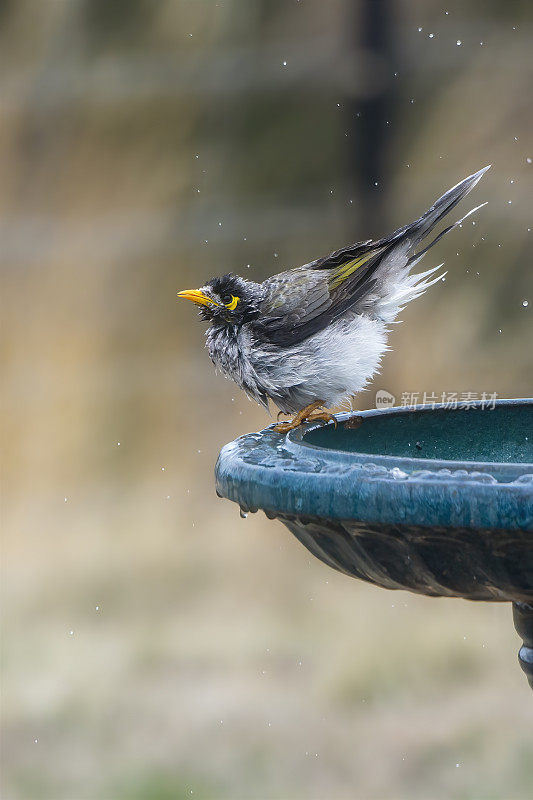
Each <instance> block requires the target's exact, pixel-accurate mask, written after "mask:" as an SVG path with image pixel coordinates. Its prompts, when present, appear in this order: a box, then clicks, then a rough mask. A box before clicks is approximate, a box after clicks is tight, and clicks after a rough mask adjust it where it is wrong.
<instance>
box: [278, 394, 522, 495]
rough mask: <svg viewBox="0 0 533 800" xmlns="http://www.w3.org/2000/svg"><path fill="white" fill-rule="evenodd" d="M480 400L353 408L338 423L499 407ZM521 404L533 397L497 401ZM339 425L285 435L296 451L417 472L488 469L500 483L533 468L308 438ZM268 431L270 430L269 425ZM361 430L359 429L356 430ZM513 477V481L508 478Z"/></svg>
mask: <svg viewBox="0 0 533 800" xmlns="http://www.w3.org/2000/svg"><path fill="white" fill-rule="evenodd" d="M480 405H481V404H480V403H469V405H468V409H466V408H457V409H450V408H449V407H448V406H447V405H446V404H444V403H434V404H431V405H427V404H426V405H423V404H420V405H414V406H394V407H390V408H387V409H379V408H373V409H369V410H368V411H355V412H354V411H351V412H343V413H340V414H335V418H336V420H337V425H342V424H343V423H346V422H347V421H348V420H349V419H350V418H352V417H354V416H361V417H363V419H372V418H374V417H378V418H379V417H380V418H383V417H399V418H401V417H402V416H406V415H410V414H412V413H413V412H417V413H422V414H430V413H434V412H452V413H455V412H456V411H457V412H458V411H463V410H464V411H466V410H469V411H470V410H472V411H476V410H483V411H487V412H488V411H492V410H495V409H494V408H492V407H487V408H485V409H480ZM520 406H525V407H529V406H533V398H518V399H501V400H497V401H495V408H504V407H520ZM327 428H329V429H331V428H335V423H334V422H329V423H327V424H326V425H324V424H321V423H309V424H306V425H301V426H300V427H299V428H295V429H294V430H292V431H290V432H289V433H287V434H286V435H285V447H287V449H288V450H291V451H292V452H294V453H296V452H298V450H299V448H309V450H310V451H319V452H321V453H324V452H326V453H327V458H328V459H332V460H342V461H352V462H354V463H365V462H366V463H375V464H379V465H382V466H384V467H391V466H392V467H398V468H400V469H401V468H402V467H403V468H404V471H405V472H410V471H413V466H415V465H416V466H417V467H418V470H422V469H426V470H429V471H431V472H435V471H437V470H442V469H448V470H454V471H455V470H467V471H468V472H485V473H487V474H490V475H493V477H495V478H496V480H497V481H498V482H499V483H510V482H512V479H513V478H515V479H516V478H520V477H521V476H523V475H524V474H528V473H524V467H528V466H529V467H531V468H532V470H533V463H529V462H527V461H504V462H502V461H482V460H479V461H477V460H473V459H468V460H461V459H452V458H428V457H426V456H422V455H418V456H416V457H413V456H398V455H391V454H386V453H384V454H380V453H366V452H364V451H357V450H356V451H350V450H344V449H341V448H329V447H326V446H323V445H320V444H317V443H315V442H313V441H309V440H308V436H309V434H311V433H313V432H314V431H320V430H324V429H327ZM265 430H269V428H266V429H265ZM355 430H357V429H355ZM532 452H533V450H532ZM506 477H509V478H510V480H507V479H505V478H506Z"/></svg>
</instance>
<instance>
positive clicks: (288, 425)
mask: <svg viewBox="0 0 533 800" xmlns="http://www.w3.org/2000/svg"><path fill="white" fill-rule="evenodd" d="M323 405H324V404H323V403H322V401H321V400H317V401H316V402H315V403H310V404H309V405H308V406H306V407H305V408H302V410H301V411H298V413H297V414H296V416H295V417H294V419H293V420H291V421H290V422H279V423H278V424H277V425H274V430H275V431H277V432H278V433H288V431H292V430H294V429H295V428H297V427H298V426H299V425H301V424H302V422H315V421H317V420H325V421H327V422H330V421H331V420H333V422H334V423H335V425H336V424H337V420H336V419H335V417H334V416H333V414H329V413H328V412H327V411H319V412H316V409H317V408H321V407H322V406H323ZM313 412H316V413H313Z"/></svg>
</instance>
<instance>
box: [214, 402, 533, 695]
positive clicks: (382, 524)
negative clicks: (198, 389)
mask: <svg viewBox="0 0 533 800" xmlns="http://www.w3.org/2000/svg"><path fill="white" fill-rule="evenodd" d="M359 416H361V417H363V421H362V423H361V425H359V426H357V425H354V415H353V414H339V415H337V420H338V424H337V427H336V428H335V426H334V425H333V423H328V424H327V425H317V424H316V423H314V424H313V423H311V424H307V425H304V426H301V427H300V428H298V429H296V430H294V431H291V432H290V433H288V434H280V433H276V432H275V431H273V430H272V427H270V428H267V429H266V430H264V431H261V432H259V433H250V434H247V435H246V436H242V437H240V438H239V439H237V440H236V441H234V442H231V443H230V444H227V445H226V446H225V447H223V448H222V451H221V453H220V456H219V459H218V462H217V465H216V470H215V472H216V485H217V493H218V494H219V495H220V496H222V497H226V498H228V499H230V500H233V501H234V502H236V503H238V504H239V505H240V507H241V509H242V511H244V512H247V511H257V510H258V509H262V510H263V511H264V512H265V514H266V515H267V516H268V517H269V518H270V519H274V518H276V519H279V520H281V521H282V522H283V523H284V524H285V525H286V526H287V528H289V530H290V531H291V533H293V534H294V536H296V538H297V539H298V540H299V541H300V542H301V543H302V544H303V545H304V546H305V547H306V548H307V549H308V550H309V551H310V552H311V553H313V555H315V556H316V557H317V558H319V559H320V560H321V561H323V562H324V563H325V564H328V565H329V566H330V567H333V568H334V569H337V570H339V571H341V572H344V573H345V574H347V575H351V576H352V577H354V578H360V579H362V580H365V581H370V582H371V583H374V584H376V585H378V586H382V587H384V588H386V589H405V590H408V591H411V592H417V593H420V594H425V595H430V596H433V597H462V598H466V599H468V600H487V601H492V602H504V601H508V602H512V603H513V615H514V620H515V626H516V630H517V631H518V633H519V635H520V636H521V638H522V639H523V642H524V644H523V646H522V647H521V649H520V652H519V656H518V658H519V662H520V665H521V667H522V669H523V670H524V672H525V673H526V675H527V677H528V680H529V683H530V686H531V687H532V688H533V399H530V400H498V401H496V403H495V404H494V405H493V407H492V406H491V407H490V408H489V407H484V406H482V405H481V404H479V403H478V404H469V406H468V408H454V409H450V408H446V407H444V406H438V405H437V406H413V407H409V408H390V409H378V410H372V411H365V412H360V413H359Z"/></svg>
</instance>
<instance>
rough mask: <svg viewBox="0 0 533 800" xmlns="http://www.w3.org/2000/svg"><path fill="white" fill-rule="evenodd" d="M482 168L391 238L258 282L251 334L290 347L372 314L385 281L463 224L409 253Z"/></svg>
mask: <svg viewBox="0 0 533 800" xmlns="http://www.w3.org/2000/svg"><path fill="white" fill-rule="evenodd" d="M487 169H489V167H485V168H484V169H481V170H479V172H476V173H474V174H473V175H470V176H469V177H468V178H465V180H463V181H461V182H460V183H458V184H457V185H456V186H454V187H453V188H452V189H449V190H448V191H447V192H446V193H445V194H444V195H442V197H440V198H439V199H438V200H437V201H436V202H435V203H434V204H433V205H432V206H431V208H430V209H428V211H426V212H425V214H423V215H422V216H421V217H420V218H419V219H417V220H415V221H414V222H412V223H411V224H409V225H405V226H404V227H402V228H398V230H396V231H394V233H392V234H391V235H390V236H387V237H385V238H383V239H379V240H377V241H372V240H370V239H369V240H367V241H365V242H357V243H356V244H352V245H349V246H348V247H343V248H341V249H340V250H336V251H335V252H334V253H331V254H330V255H329V256H326V257H325V258H321V259H317V260H316V261H313V262H311V263H310V264H306V265H305V266H303V267H298V268H297V269H293V270H289V271H288V272H282V273H280V274H279V275H274V276H273V277H272V278H268V279H267V280H266V281H265V282H264V283H263V284H262V285H263V288H264V292H265V293H264V300H263V302H262V304H261V306H260V314H259V317H258V319H257V320H255V321H254V322H253V332H254V335H255V336H256V337H257V338H259V339H260V340H262V341H263V342H266V343H271V344H275V345H278V346H280V347H289V346H291V345H296V344H299V343H300V342H302V341H303V340H304V339H307V338H308V337H309V336H312V335H313V334H314V333H317V332H318V331H320V330H323V329H324V328H325V327H327V326H328V325H329V324H331V323H332V322H334V321H335V320H337V319H339V318H340V317H342V316H343V314H345V313H346V312H347V311H348V310H352V311H355V312H356V313H361V314H368V315H370V316H373V315H374V313H375V309H376V306H377V304H378V303H379V302H380V301H381V300H382V299H383V297H384V296H385V295H386V293H387V287H388V286H389V285H390V278H391V277H393V278H394V277H395V276H398V277H402V276H403V277H405V276H406V275H408V273H409V270H410V269H411V267H412V266H414V264H415V263H417V262H418V260H419V259H420V258H421V257H422V255H424V253H425V252H427V250H429V248H430V247H432V246H433V245H434V244H436V242H437V241H438V240H439V239H440V238H441V237H442V236H444V234H446V233H447V232H448V231H450V230H451V229H452V228H454V227H456V225H458V224H460V222H461V221H462V220H459V221H458V222H456V223H454V224H453V225H450V226H448V227H447V228H445V229H444V230H443V231H442V232H441V233H440V234H439V235H438V236H437V237H436V238H435V239H434V240H433V241H432V242H430V244H429V245H427V246H426V247H425V248H424V249H423V250H422V251H419V252H418V253H415V252H414V250H415V249H416V247H417V246H418V244H419V243H420V242H421V241H422V239H424V238H425V237H426V236H427V235H428V234H429V233H430V231H432V230H433V228H434V227H435V225H437V223H438V222H439V220H441V219H442V218H443V217H444V216H445V215H446V214H447V213H448V212H449V211H450V210H451V209H452V208H454V207H455V206H456V205H457V203H458V202H459V201H460V200H461V199H462V198H463V197H464V196H465V195H466V194H468V192H470V191H471V189H473V188H474V186H475V185H476V184H477V182H478V181H479V180H480V178H481V177H482V175H483V174H484V173H485V172H486V171H487ZM474 210H476V209H474ZM469 213H471V212H469ZM467 216H468V215H467ZM463 219H464V217H463ZM415 277H416V276H415Z"/></svg>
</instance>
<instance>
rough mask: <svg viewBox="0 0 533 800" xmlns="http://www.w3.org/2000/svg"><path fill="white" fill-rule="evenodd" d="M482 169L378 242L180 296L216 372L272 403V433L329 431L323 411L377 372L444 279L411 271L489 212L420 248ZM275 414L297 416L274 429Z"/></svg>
mask: <svg viewBox="0 0 533 800" xmlns="http://www.w3.org/2000/svg"><path fill="white" fill-rule="evenodd" d="M489 168H490V164H489V165H488V166H486V167H484V168H483V169H480V170H479V171H478V172H475V173H473V174H472V175H470V176H469V177H467V178H465V179H464V180H462V181H460V182H459V183H458V184H456V185H455V186H453V187H452V188H451V189H449V190H448V191H447V192H445V194H443V195H442V197H439V199H438V200H437V201H436V202H435V203H434V204H433V205H432V206H431V207H430V208H429V209H428V210H427V211H426V212H425V213H424V214H422V216H421V217H419V219H417V220H415V221H414V222H411V223H410V224H408V225H405V226H403V227H401V228H398V229H397V230H395V231H394V232H393V233H392V234H390V235H389V236H385V237H384V238H382V239H377V240H374V241H373V240H372V239H368V240H366V241H360V242H356V243H355V244H350V245H348V246H346V247H342V248H340V249H339V250H335V252H333V253H331V254H330V255H328V256H325V257H323V258H318V259H316V260H315V261H311V262H310V263H309V264H304V265H303V266H301V267H296V268H294V269H289V270H287V271H285V272H281V273H279V274H277V275H273V276H272V277H269V278H267V279H266V280H264V281H262V282H255V281H252V280H248V279H246V278H243V277H241V276H239V275H236V274H234V273H228V274H226V275H222V276H219V277H215V278H212V279H211V280H209V281H207V283H206V284H205V285H204V286H202V287H201V288H200V289H188V290H185V291H180V292H178V297H179V298H183V299H186V300H190V301H192V302H193V303H194V304H196V305H197V306H198V310H199V315H200V317H201V319H202V320H204V321H205V322H207V323H209V326H208V328H207V331H206V347H207V351H208V353H209V356H210V357H211V360H212V361H213V363H214V365H215V367H217V368H218V369H220V370H221V371H222V373H224V375H225V376H226V377H228V378H231V379H232V380H233V381H235V383H236V384H237V385H238V386H239V387H240V388H241V389H243V390H244V391H245V392H246V394H247V395H248V396H249V397H250V398H252V399H253V400H256V401H257V402H258V403H259V404H260V405H263V406H264V407H265V408H266V409H267V410H268V408H269V401H272V402H273V403H274V404H275V405H276V406H277V407H278V409H279V411H280V413H279V414H278V423H277V424H276V425H274V426H273V429H274V430H275V431H276V432H278V433H283V432H285V433H286V432H288V431H291V430H294V429H295V428H297V427H299V426H300V425H301V424H302V423H304V422H315V421H325V422H329V421H333V422H334V423H335V424H336V418H335V416H334V415H333V414H332V413H331V412H330V411H328V410H327V409H332V408H334V407H338V406H339V405H342V404H344V403H345V402H346V401H351V400H352V398H353V397H354V396H355V395H357V394H358V393H359V392H361V391H362V390H363V389H364V388H365V387H366V386H367V384H368V383H369V381H370V380H371V379H372V378H373V377H374V376H375V375H376V374H377V373H378V372H379V369H380V367H381V361H382V358H383V356H384V354H385V353H386V352H387V350H389V349H390V348H389V346H388V344H387V340H388V335H389V332H390V327H389V326H390V325H391V323H393V322H394V321H395V320H396V318H397V317H398V314H399V313H400V312H401V311H402V310H403V308H404V306H405V305H406V304H407V303H408V302H410V301H411V300H414V299H416V298H417V297H420V295H422V294H424V292H425V291H426V290H427V289H429V287H430V286H433V285H434V284H435V283H438V282H439V281H441V280H442V278H443V277H444V275H446V273H445V272H444V273H442V272H439V270H440V269H441V267H442V266H443V264H439V265H438V266H436V267H432V268H430V269H428V270H426V271H425V272H420V273H416V272H412V270H413V268H414V267H415V265H416V264H418V263H419V261H420V260H421V259H422V258H423V257H424V255H425V254H426V253H427V252H428V250H429V249H430V248H431V247H433V246H434V245H435V244H436V243H437V242H438V241H439V240H440V239H441V238H442V237H443V236H444V235H445V234H447V233H449V231H451V230H452V229H453V228H456V227H457V226H458V225H460V224H461V223H462V222H463V221H464V220H465V219H466V217H468V216H470V214H473V213H474V212H475V211H477V210H478V209H479V208H481V207H482V206H484V205H486V203H482V204H481V205H479V206H476V208H473V209H472V210H471V211H469V212H468V213H467V214H465V216H464V217H462V218H461V219H459V220H457V222H454V223H453V224H451V225H448V227H446V228H445V229H444V230H442V231H441V232H440V233H439V234H438V235H437V236H435V238H434V239H433V240H432V241H430V242H429V244H425V241H424V240H426V237H427V236H428V235H429V234H430V233H431V231H432V230H433V229H434V228H435V226H436V225H437V224H438V223H439V222H440V220H441V219H443V218H444V217H445V216H446V215H447V214H449V212H450V211H451V210H452V209H453V208H454V207H455V206H456V205H457V204H458V203H459V201H460V200H462V199H463V198H464V197H465V196H466V195H467V194H468V193H469V192H470V191H471V190H472V189H473V188H474V186H475V185H476V184H477V183H478V181H479V180H480V179H481V177H482V176H483V175H484V174H485V172H486V171H487V170H488V169H489ZM422 245H425V246H422ZM419 248H421V249H419ZM280 414H287V415H294V416H293V418H292V419H291V420H288V421H283V422H279V416H280ZM360 419H361V418H359V420H360Z"/></svg>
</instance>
